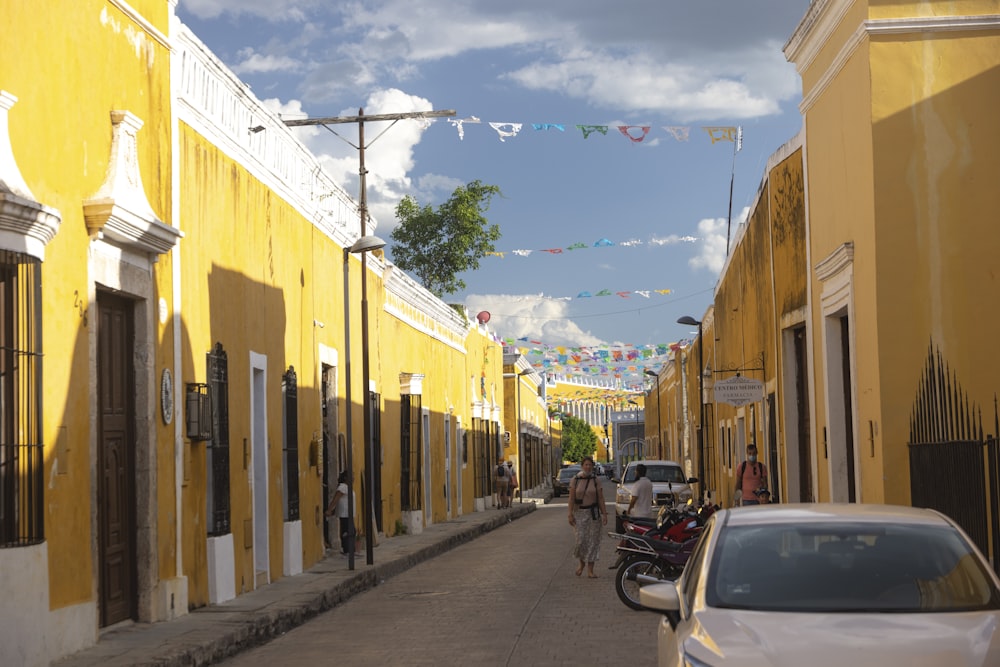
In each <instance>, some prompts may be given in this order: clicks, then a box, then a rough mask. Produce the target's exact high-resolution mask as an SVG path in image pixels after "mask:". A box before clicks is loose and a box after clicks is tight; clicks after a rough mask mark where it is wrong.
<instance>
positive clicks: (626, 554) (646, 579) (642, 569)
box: [609, 500, 718, 609]
mask: <svg viewBox="0 0 1000 667" xmlns="http://www.w3.org/2000/svg"><path fill="white" fill-rule="evenodd" d="M717 509H718V505H715V504H713V503H711V502H706V503H704V504H701V505H699V506H697V507H695V506H694V504H693V502H692V501H690V500H689V501H688V503H687V505H685V507H684V509H683V510H678V509H677V508H674V507H672V506H664V507H662V508H661V509H660V511H659V513H658V514H657V517H656V519H655V520H651V519H640V518H625V519H624V520H623V523H624V525H625V531H624V532H622V533H609V535H610V536H611V537H617V538H618V539H619V543H618V546H617V547H616V551H617V552H618V559H617V561H616V562H615V563H614V565H612V566H611V569H617V573H616V575H615V591H616V592H617V593H618V597H619V599H620V600H621V601H622V602H623V603H624V604H625V605H626V606H628V607H631V608H632V609H642V606H641V605H640V604H639V588H640V587H641V586H643V585H645V584H648V583H655V582H661V581H670V580H674V579H676V578H677V577H679V576H680V575H681V573H682V572H683V571H684V564H685V563H687V560H688V558H689V557H690V555H691V551H692V550H693V549H694V545H695V544H696V543H697V542H698V538H699V537H700V535H701V531H702V528H703V527H704V525H705V521H707V520H708V517H709V516H711V515H712V514H713V513H714V512H715V511H716V510H717Z"/></svg>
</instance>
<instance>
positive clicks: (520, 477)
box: [503, 368, 532, 503]
mask: <svg viewBox="0 0 1000 667" xmlns="http://www.w3.org/2000/svg"><path fill="white" fill-rule="evenodd" d="M531 371H532V369H530V368H525V369H524V370H523V371H521V372H520V373H504V374H503V376H504V377H505V378H514V382H516V383H517V404H516V405H515V410H516V411H517V416H516V417H515V419H514V430H515V431H516V433H517V483H518V484H519V485H520V486H521V497H520V498H519V499H518V502H519V503H523V502H524V448H523V447H522V446H521V377H522V376H524V375H527V374H528V373H530V372H531Z"/></svg>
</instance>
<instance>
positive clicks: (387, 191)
mask: <svg viewBox="0 0 1000 667" xmlns="http://www.w3.org/2000/svg"><path fill="white" fill-rule="evenodd" d="M265 104H266V105H267V106H268V108H271V109H273V110H274V111H277V112H278V113H279V114H283V115H284V116H285V117H289V116H291V117H295V116H297V115H303V116H304V114H302V113H301V112H302V102H301V101H299V100H289V101H288V102H284V103H282V102H280V101H278V100H274V99H271V100H266V101H265ZM363 108H364V111H365V114H366V115H378V114H385V113H411V112H417V111H430V110H431V109H432V107H431V103H430V102H429V101H428V100H426V99H424V98H422V97H418V96H415V95H409V94H407V93H404V92H403V91H401V90H397V89H388V90H378V91H376V92H374V93H372V94H371V95H370V96H369V97H368V99H367V101H366V104H365V106H364V107H363ZM357 113H358V109H342V110H341V111H340V112H339V114H338V115H340V116H356V115H357ZM333 128H334V131H335V132H336V133H337V134H332V133H330V132H327V131H325V130H322V129H321V128H319V127H318V126H304V127H297V128H294V130H295V132H296V134H297V135H298V137H299V139H300V140H301V141H302V142H303V143H304V144H305V145H306V147H307V148H309V150H310V151H312V153H313V154H314V155H316V157H317V159H318V160H319V161H320V164H321V165H322V167H323V170H324V171H325V172H326V174H327V175H328V176H330V178H332V179H333V180H334V182H336V183H338V184H339V185H340V186H341V187H342V188H344V190H345V191H346V192H347V193H348V194H350V195H351V196H352V197H354V198H355V199H357V198H358V197H359V195H360V188H361V183H360V179H359V178H358V170H359V168H360V155H359V153H358V150H357V148H356V146H358V145H359V144H358V127H357V125H356V124H354V123H345V124H343V125H336V126H333ZM425 130H426V125H425V124H422V123H421V122H418V121H411V120H406V121H400V122H397V123H395V124H393V125H392V126H391V127H390V123H389V122H386V121H383V122H368V123H365V145H366V147H365V168H366V169H367V176H366V179H365V180H366V181H367V182H366V188H367V189H366V194H367V199H368V210H369V215H370V216H371V217H372V218H373V219H374V220H375V221H376V223H378V228H379V229H380V230H391V229H392V227H393V226H395V211H396V205H397V204H399V201H400V200H401V199H402V198H403V196H404V195H406V194H413V192H414V184H413V183H412V182H411V178H410V176H409V174H410V173H411V172H412V171H413V169H414V167H415V163H414V158H413V151H414V148H415V147H416V146H417V144H419V143H420V139H421V138H422V136H423V133H424V131H425ZM376 139H377V141H376ZM424 179H425V180H422V183H424V185H422V187H424V188H426V189H427V191H428V192H433V191H435V190H436V189H437V188H439V187H442V186H443V185H444V184H445V183H448V182H451V181H454V179H450V180H449V179H447V178H446V177H443V176H425V177H424ZM452 190H454V188H452ZM384 233H388V231H385V232H384Z"/></svg>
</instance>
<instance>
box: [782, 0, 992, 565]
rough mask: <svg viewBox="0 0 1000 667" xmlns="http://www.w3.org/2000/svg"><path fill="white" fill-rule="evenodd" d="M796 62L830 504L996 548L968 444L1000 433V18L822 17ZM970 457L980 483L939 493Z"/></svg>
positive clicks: (905, 9) (811, 15) (839, 11)
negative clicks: (951, 524) (999, 311)
mask: <svg viewBox="0 0 1000 667" xmlns="http://www.w3.org/2000/svg"><path fill="white" fill-rule="evenodd" d="M785 54H786V56H787V57H788V59H789V60H790V61H791V62H793V63H795V65H796V67H797V69H798V71H799V73H800V74H801V76H802V98H803V99H802V104H801V110H802V113H803V118H804V128H805V140H804V142H805V146H806V151H805V158H804V159H805V166H806V171H805V174H806V183H807V185H806V193H807V210H808V248H807V253H808V263H807V268H808V289H809V297H808V300H809V308H808V317H807V336H808V342H807V348H808V351H809V360H808V363H809V368H810V374H809V380H810V381H809V391H810V402H809V405H810V408H811V410H812V413H811V414H810V415H809V421H810V423H812V424H813V425H814V427H813V429H812V437H813V439H814V447H813V451H814V452H815V453H816V456H817V458H820V456H822V459H821V461H822V463H821V464H820V465H818V466H816V467H815V472H816V476H815V478H814V480H813V486H814V488H815V490H816V493H817V497H818V498H819V499H824V500H836V501H863V502H890V503H902V504H908V503H910V502H914V503H916V504H925V505H932V506H935V507H939V508H941V509H943V510H945V511H946V512H949V513H951V514H952V515H956V514H958V513H961V514H966V515H969V516H974V517H975V519H970V520H968V521H965V522H964V523H963V525H964V527H965V528H966V530H968V531H969V532H970V533H972V534H973V537H974V538H975V539H976V540H977V542H979V544H980V547H982V548H984V549H986V544H985V542H986V538H985V536H986V533H987V530H988V529H987V517H988V514H989V513H990V512H991V511H995V508H996V506H997V499H995V498H993V499H990V498H989V497H988V496H987V495H986V494H987V493H989V491H987V492H986V493H981V492H975V491H972V492H971V494H970V492H969V490H970V489H974V488H980V489H982V488H984V487H985V488H986V489H988V488H989V483H988V481H987V480H985V477H984V473H983V461H982V456H981V447H980V448H978V449H977V448H976V447H975V446H973V447H972V451H971V452H970V453H969V454H968V455H965V454H962V452H968V451H969V450H968V448H967V447H965V448H964V449H963V447H964V446H963V445H961V444H958V443H960V441H970V440H972V441H981V439H982V436H983V429H984V425H985V428H986V429H992V430H993V431H995V429H996V426H995V424H996V412H995V409H996V408H995V403H994V397H995V395H996V392H997V381H996V377H997V375H998V371H1000V360H998V359H997V356H996V354H994V352H993V348H994V338H995V336H994V335H993V330H994V329H995V326H994V323H995V320H996V315H995V309H993V308H991V305H992V304H993V303H995V302H996V296H997V294H998V292H1000V290H998V283H997V281H998V278H997V275H996V272H995V271H994V270H993V269H992V265H993V260H992V258H993V257H995V256H996V254H997V251H998V250H1000V236H998V235H997V234H996V230H995V225H994V223H993V219H994V218H995V211H996V210H997V207H998V205H1000V191H998V190H997V188H995V187H991V186H990V185H987V183H988V182H989V177H988V176H987V175H988V174H996V173H997V172H998V169H1000V151H998V148H1000V127H998V126H997V124H996V122H995V113H994V112H993V109H995V108H996V107H997V104H998V103H1000V19H998V17H997V3H996V2H995V1H994V0H978V1H977V0H969V1H967V2H960V3H951V2H949V3H945V2H891V3H890V2H877V1H874V0H872V1H869V2H865V1H856V2H851V1H847V0H840V1H833V2H813V3H812V6H811V7H810V9H809V12H808V13H807V15H806V16H805V18H804V19H803V21H802V22H801V24H800V25H799V27H798V29H797V30H796V31H795V33H794V34H793V35H792V37H791V39H790V40H789V42H788V44H787V45H786V47H785ZM948 406H951V407H948ZM983 413H985V414H983ZM933 443H938V444H940V445H941V446H940V447H930V446H928V444H933ZM945 443H953V444H947V445H946V444H945ZM963 457H964V459H963V460H964V462H965V463H967V464H968V466H969V467H967V468H964V469H963V472H962V474H961V475H960V476H961V477H963V479H962V480H961V481H958V479H957V477H956V481H955V483H954V484H950V483H947V482H946V483H943V484H942V483H935V484H933V489H931V485H930V484H929V482H930V481H931V480H941V477H942V475H941V470H942V469H943V468H942V466H943V465H946V464H947V462H949V461H957V460H959V459H960V458H963ZM913 474H915V475H917V478H916V479H914V478H913V477H911V475H913ZM962 494H966V495H965V496H964V497H963V495H962ZM990 508H992V509H990ZM993 537H994V539H996V537H997V536H996V535H994V536H993ZM990 550H991V551H992V552H993V555H994V556H996V555H997V553H996V551H997V546H996V543H994V545H993V546H992V547H991V549H990Z"/></svg>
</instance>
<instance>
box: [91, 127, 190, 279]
mask: <svg viewBox="0 0 1000 667" xmlns="http://www.w3.org/2000/svg"><path fill="white" fill-rule="evenodd" d="M111 126H112V134H111V158H110V160H109V161H108V173H107V176H106V177H105V179H104V184H103V185H101V188H100V189H99V190H98V191H97V194H95V195H94V196H93V197H92V198H91V199H88V200H86V201H85V202H83V216H84V219H85V220H86V222H87V232H88V234H89V235H90V237H91V239H93V240H95V241H98V240H101V239H107V240H108V241H109V242H112V243H114V244H115V245H119V246H121V247H123V248H131V249H133V250H136V251H139V252H144V253H148V254H149V255H150V256H151V257H152V259H153V260H154V261H155V259H156V257H157V256H159V255H161V254H163V253H167V252H170V250H172V249H173V247H174V246H175V245H176V244H177V241H178V240H179V239H180V238H181V237H182V236H183V235H184V234H183V233H182V232H181V231H180V230H179V229H176V228H174V227H171V226H170V225H167V224H165V223H163V222H161V221H160V220H159V218H157V217H156V213H154V212H153V207H152V206H150V204H149V200H148V199H147V198H146V192H145V190H144V189H143V186H142V175H141V174H140V173H139V150H138V140H137V138H136V135H137V134H138V132H139V130H140V129H141V128H142V121H141V120H140V119H139V118H138V117H137V116H135V115H134V114H132V113H130V112H128V111H112V112H111Z"/></svg>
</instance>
